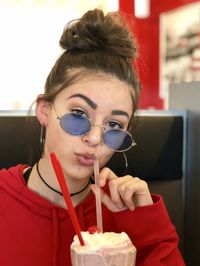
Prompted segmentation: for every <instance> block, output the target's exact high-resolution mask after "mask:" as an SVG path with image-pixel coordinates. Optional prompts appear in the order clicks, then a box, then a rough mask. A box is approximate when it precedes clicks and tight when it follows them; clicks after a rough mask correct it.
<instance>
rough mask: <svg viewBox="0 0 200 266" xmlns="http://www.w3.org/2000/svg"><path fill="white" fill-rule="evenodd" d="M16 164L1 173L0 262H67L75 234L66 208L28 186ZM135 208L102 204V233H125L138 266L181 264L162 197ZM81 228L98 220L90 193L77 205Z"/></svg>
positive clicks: (19, 265)
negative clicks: (113, 208) (119, 209)
mask: <svg viewBox="0 0 200 266" xmlns="http://www.w3.org/2000/svg"><path fill="white" fill-rule="evenodd" d="M25 167H27V166H25V165H18V166H16V167H12V168H10V169H9V170H6V169H3V170H1V171H0V265H1V266H13V265H15V266H70V265H71V261H70V244H71V242H72V239H73V236H74V234H75V232H74V229H73V226H72V223H71V220H70V217H69V215H68V212H67V210H65V209H64V208H61V207H58V206H56V205H54V204H53V203H51V202H49V201H48V200H47V199H45V198H43V197H41V196H40V195H38V194H36V193H35V192H33V191H31V190H30V189H28V188H27V186H26V183H25V181H24V178H23V175H22V172H23V169H24V168H25ZM152 197H153V200H154V204H153V205H151V206H145V207H138V208H136V209H135V210H134V211H129V210H125V211H122V212H115V213H113V212H111V211H109V210H108V209H107V208H106V207H104V206H103V210H102V211H103V224H104V231H113V232H122V231H124V232H126V233H127V234H128V235H129V237H130V238H131V240H132V242H133V244H134V245H135V247H136V249H137V262H136V265H137V266H164V265H166V266H179V265H185V264H184V262H183V259H182V257H181V255H180V252H179V250H178V248H177V244H178V237H177V234H176V231H175V228H174V226H173V225H172V224H171V222H170V219H169V216H168V214H167V212H166V209H165V206H164V204H163V201H162V199H161V197H159V196H157V195H153V196H152ZM76 213H77V216H78V219H79V222H80V226H81V230H83V231H85V230H87V228H88V227H90V226H92V225H95V224H96V213H95V198H94V195H93V194H92V193H91V194H90V195H89V196H88V197H87V198H86V199H85V200H84V201H83V202H82V203H80V204H79V205H78V206H76Z"/></svg>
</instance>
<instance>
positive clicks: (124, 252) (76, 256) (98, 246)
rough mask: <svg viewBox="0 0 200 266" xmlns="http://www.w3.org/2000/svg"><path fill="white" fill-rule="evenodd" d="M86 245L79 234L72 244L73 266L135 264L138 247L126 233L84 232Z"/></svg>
mask: <svg viewBox="0 0 200 266" xmlns="http://www.w3.org/2000/svg"><path fill="white" fill-rule="evenodd" d="M82 236H83V239H84V243H85V245H84V246H81V245H80V243H79V240H78V238H77V236H75V237H74V241H73V243H72V244H71V261H72V266H134V265H135V260H136V249H135V247H134V246H133V244H132V242H131V240H130V239H129V237H128V235H127V234H126V233H124V232H123V233H120V234H117V233H112V232H109V233H94V234H90V233H89V232H82Z"/></svg>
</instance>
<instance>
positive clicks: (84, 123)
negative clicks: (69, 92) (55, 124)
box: [60, 113, 91, 136]
mask: <svg viewBox="0 0 200 266" xmlns="http://www.w3.org/2000/svg"><path fill="white" fill-rule="evenodd" d="M60 124H61V127H62V128H63V129H64V131H65V132H67V133H69V134H71V135H74V136H81V135H84V134H85V133H87V132H88V131H89V130H90V127H91V126H90V121H89V120H88V119H87V118H86V117H84V116H81V115H79V114H73V113H71V114H66V115H63V116H62V117H61V119H60Z"/></svg>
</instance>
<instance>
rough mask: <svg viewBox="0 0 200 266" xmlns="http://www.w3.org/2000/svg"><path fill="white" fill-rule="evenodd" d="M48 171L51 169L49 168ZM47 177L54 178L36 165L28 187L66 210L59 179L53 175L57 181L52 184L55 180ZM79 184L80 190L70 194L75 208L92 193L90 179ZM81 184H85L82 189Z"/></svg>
mask: <svg viewBox="0 0 200 266" xmlns="http://www.w3.org/2000/svg"><path fill="white" fill-rule="evenodd" d="M46 169H49V168H48V167H47V168H46ZM46 176H52V173H50V174H48V173H45V171H44V170H42V167H41V169H40V165H39V163H36V165H35V166H34V167H33V170H32V173H31V175H30V178H29V181H28V187H29V188H30V189H32V190H34V191H36V192H37V193H39V194H40V195H41V196H43V197H45V198H47V199H49V200H50V201H52V202H53V203H55V204H58V205H61V206H62V207H64V208H66V204H65V202H64V199H63V194H62V192H61V190H60V187H59V184H58V181H57V178H56V177H55V176H54V175H53V176H54V178H55V179H56V181H55V182H52V180H53V179H52V180H49V179H48V178H46V179H45V177H46ZM78 181H80V182H78ZM82 181H83V180H82ZM77 183H78V184H79V188H78V189H77V190H75V191H73V192H71V193H70V196H71V198H72V202H73V205H74V206H76V205H77V204H79V203H80V202H81V201H82V200H83V199H84V198H85V197H86V196H87V195H88V193H89V192H90V178H89V179H88V180H87V182H81V180H77ZM80 183H82V184H83V183H84V184H83V185H82V186H81V187H80ZM71 187H72V185H71ZM73 187H74V186H73ZM69 190H70V189H69Z"/></svg>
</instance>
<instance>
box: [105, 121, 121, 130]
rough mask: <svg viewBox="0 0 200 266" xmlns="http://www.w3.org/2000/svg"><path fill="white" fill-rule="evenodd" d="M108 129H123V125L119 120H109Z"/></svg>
mask: <svg viewBox="0 0 200 266" xmlns="http://www.w3.org/2000/svg"><path fill="white" fill-rule="evenodd" d="M106 125H107V127H108V129H122V128H123V127H122V125H121V123H120V122H117V121H109V122H108V123H107V124H106Z"/></svg>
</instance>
